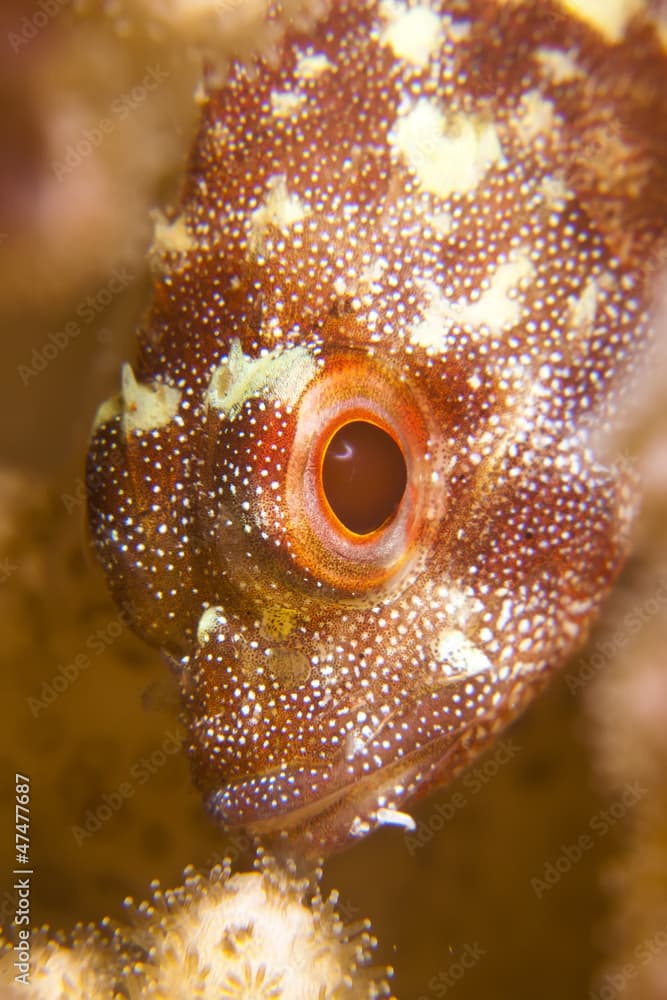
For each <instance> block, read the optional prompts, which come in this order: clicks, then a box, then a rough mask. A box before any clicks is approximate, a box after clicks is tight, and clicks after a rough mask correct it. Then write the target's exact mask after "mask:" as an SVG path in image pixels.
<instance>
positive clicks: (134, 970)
mask: <svg viewBox="0 0 667 1000" xmlns="http://www.w3.org/2000/svg"><path fill="white" fill-rule="evenodd" d="M259 868H260V870H259V871H258V872H255V873H245V874H235V875H233V874H232V873H231V865H230V863H229V862H226V863H225V864H224V865H223V866H218V867H216V868H214V869H213V870H212V871H211V872H210V873H209V874H208V875H206V876H202V875H198V874H196V873H195V872H194V870H193V869H188V870H186V872H185V882H184V885H183V886H182V887H180V888H178V889H173V890H165V891H163V890H161V889H160V887H159V884H158V883H154V885H153V886H152V896H151V900H150V902H145V903H142V904H140V905H139V906H138V907H135V906H134V905H133V903H132V901H131V900H127V901H126V906H127V908H128V910H129V923H127V924H125V925H116V926H112V925H111V923H110V922H109V921H106V922H104V923H103V925H102V928H101V929H98V928H94V927H91V926H88V927H83V926H79V927H77V928H76V929H75V930H74V931H73V932H72V934H71V935H70V936H69V938H68V939H67V940H65V939H64V938H62V937H60V938H59V939H55V940H49V939H48V937H47V934H46V931H44V930H43V931H41V932H40V933H39V934H38V935H36V936H35V937H34V938H33V941H32V945H31V950H32V955H31V960H30V965H31V975H30V984H29V985H27V986H26V985H24V984H23V983H20V982H19V983H16V984H15V985H14V986H13V987H9V988H7V987H5V989H4V992H3V994H2V995H3V997H6V998H7V1000H10V998H18V997H30V998H31V1000H61V998H62V1000H84V998H89V997H90V998H93V997H94V998H95V1000H121V998H126V997H127V998H129V1000H140V998H142V1000H192V998H197V997H198V998H201V1000H222V998H224V997H228V998H230V1000H232V998H236V1000H243V998H245V1000H279V998H284V1000H344V998H349V1000H372V998H378V997H388V996H389V985H388V977H389V976H390V975H391V970H388V969H382V968H379V967H377V968H373V967H371V966H370V964H369V962H370V958H371V953H372V951H373V949H374V947H375V944H376V942H375V940H374V939H373V938H372V937H371V936H370V934H369V924H368V922H367V921H361V922H357V923H356V924H355V925H353V926H345V925H344V923H343V921H342V919H341V918H340V916H339V914H338V913H337V910H336V903H337V894H336V893H332V894H331V895H330V896H329V897H328V899H326V900H324V899H323V898H322V897H321V895H320V894H319V891H318V890H317V888H316V887H315V888H314V887H313V883H312V881H311V880H310V879H306V878H304V879H297V878H296V877H295V876H294V874H293V873H290V872H288V871H287V870H286V869H283V868H280V867H279V866H278V865H277V864H276V863H275V862H274V861H272V860H271V859H269V858H267V857H261V858H260V861H259ZM316 880H317V877H316V879H315V881H316ZM0 951H2V952H4V954H2V955H0V975H2V977H3V979H4V980H5V981H8V982H9V981H11V978H12V977H11V975H7V973H8V971H9V967H10V966H13V964H14V961H15V951H14V949H12V947H11V945H9V943H7V942H0Z"/></svg>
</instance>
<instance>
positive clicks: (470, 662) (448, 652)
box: [434, 628, 492, 676]
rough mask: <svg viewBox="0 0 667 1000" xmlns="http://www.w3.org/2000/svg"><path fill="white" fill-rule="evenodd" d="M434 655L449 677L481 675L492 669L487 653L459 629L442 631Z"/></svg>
mask: <svg viewBox="0 0 667 1000" xmlns="http://www.w3.org/2000/svg"><path fill="white" fill-rule="evenodd" d="M434 653H435V655H436V657H437V659H438V660H439V661H440V664H441V666H442V669H443V670H444V671H445V673H446V674H447V675H448V676H451V675H454V676H455V675H457V674H468V675H473V674H481V673H483V672H484V671H486V670H491V669H492V664H491V661H490V660H489V658H488V656H487V655H486V653H485V652H484V651H483V650H481V649H480V648H479V647H478V646H476V645H475V644H474V643H473V642H471V641H470V639H469V638H468V637H467V636H466V635H465V634H464V633H463V632H460V631H459V630H458V629H454V628H444V629H442V631H441V632H440V633H439V635H438V638H437V641H436V643H435V650H434Z"/></svg>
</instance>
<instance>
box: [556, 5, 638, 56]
mask: <svg viewBox="0 0 667 1000" xmlns="http://www.w3.org/2000/svg"><path fill="white" fill-rule="evenodd" d="M558 3H559V5H560V6H561V7H562V8H563V9H564V10H566V11H567V12H568V14H571V15H572V16H573V17H576V18H577V19H578V20H580V21H584V22H585V23H586V24H587V25H589V27H591V28H593V29H594V30H595V31H597V32H598V33H599V34H600V35H602V37H603V38H604V40H605V41H606V42H609V43H610V44H611V45H616V44H617V43H618V42H622V41H623V38H624V37H625V29H626V28H627V26H628V24H629V23H630V21H631V20H632V18H633V17H634V16H635V14H637V13H638V12H639V11H640V10H641V9H642V7H643V6H644V0H558Z"/></svg>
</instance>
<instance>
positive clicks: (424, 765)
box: [207, 672, 545, 857]
mask: <svg viewBox="0 0 667 1000" xmlns="http://www.w3.org/2000/svg"><path fill="white" fill-rule="evenodd" d="M496 680H497V678H496ZM544 682H545V677H544V676H542V675H540V673H539V672H537V673H535V674H532V675H527V676H525V677H524V678H523V683H522V684H521V685H517V682H516V678H514V680H513V681H510V680H507V681H500V682H499V683H498V685H497V686H498V687H500V688H501V689H502V694H503V695H504V697H503V703H502V713H501V714H502V719H500V720H499V717H498V704H497V703H494V704H489V705H488V707H486V709H485V710H484V711H480V707H481V706H480V705H479V703H478V702H475V700H474V698H471V699H470V701H469V704H470V706H471V707H470V710H469V712H468V713H467V714H465V715H463V714H462V716H461V717H455V718H451V721H450V724H449V726H448V727H447V728H444V727H443V722H442V714H441V713H442V709H443V706H445V707H446V706H447V705H448V703H450V702H451V699H452V694H453V691H454V690H455V688H456V683H455V684H451V683H449V684H445V685H439V686H437V687H434V688H433V689H432V690H431V691H430V693H429V694H428V695H426V696H422V697H420V698H417V699H416V700H415V701H414V702H413V703H412V705H411V706H410V708H409V709H404V710H403V711H402V712H400V713H399V714H397V715H395V716H390V717H388V718H387V719H385V720H384V722H383V724H382V725H381V726H380V727H379V728H378V729H377V730H376V731H375V732H374V733H373V734H372V737H371V738H370V740H369V741H368V743H367V744H366V745H365V746H364V747H362V748H361V750H360V752H358V753H354V754H349V753H348V754H347V755H346V754H345V753H344V752H342V751H341V753H340V754H339V755H338V756H337V757H336V758H335V759H334V760H333V761H332V762H331V763H326V764H322V763H320V762H317V763H311V762H308V761H305V762H304V761H303V760H302V759H299V760H295V759H292V760H289V761H286V762H285V763H284V764H283V765H281V766H278V767H276V768H274V769H272V770H267V771H265V772H262V773H258V774H255V775H253V776H251V777H248V778H241V779H239V780H238V781H233V782H230V783H228V784H225V785H224V786H223V787H221V788H218V789H217V790H213V791H209V795H208V796H207V807H208V809H209V811H210V812H211V813H212V815H213V817H214V818H215V819H216V820H217V821H218V822H219V823H220V824H221V825H222V826H224V827H226V828H229V829H233V828H239V827H242V828H244V829H245V830H247V831H248V833H250V834H252V835H256V836H257V837H258V838H260V839H262V840H265V839H266V840H268V841H269V844H268V846H269V847H271V846H272V845H273V844H275V843H276V842H278V843H280V844H281V850H282V849H284V848H285V845H287V848H286V849H287V851H288V853H289V852H293V853H294V855H295V856H297V855H302V856H306V855H308V856H310V857H319V856H321V855H324V854H329V853H332V852H335V851H337V850H341V849H342V848H344V847H346V846H347V845H349V844H350V843H351V842H354V841H355V840H356V839H358V838H360V837H363V836H365V835H367V834H369V833H371V832H373V830H375V829H377V828H378V827H380V826H384V825H395V826H399V827H403V828H404V829H405V830H410V829H414V822H413V821H412V819H411V817H410V816H409V815H407V814H406V813H405V812H403V808H404V807H405V805H406V804H408V803H410V804H411V803H413V802H416V801H417V800H418V799H420V798H422V797H423V796H424V795H426V794H428V793H429V792H430V791H432V790H434V789H435V788H436V787H439V786H442V785H444V784H446V783H447V782H449V781H451V780H452V779H453V778H455V777H456V776H457V775H458V774H459V773H460V772H461V771H462V770H464V768H465V767H466V766H467V765H468V764H469V763H470V762H471V760H472V759H473V758H474V757H476V756H477V755H478V754H479V753H481V751H482V750H484V749H485V748H486V747H487V746H488V745H489V744H490V742H491V741H492V739H493V738H495V736H496V735H497V734H498V732H499V730H500V729H501V728H504V726H505V725H507V724H508V723H510V722H511V721H512V720H513V719H514V718H516V717H517V715H519V714H520V712H521V711H522V709H523V708H524V707H525V705H526V704H527V703H528V702H529V701H530V700H532V698H533V697H534V695H535V694H536V693H537V691H539V690H540V689H541V688H542V687H543V686H544ZM475 683H477V684H479V685H480V687H481V686H482V685H484V684H488V683H489V680H488V678H485V679H481V678H480V679H478V680H477V681H475V680H474V679H473V678H470V677H468V678H467V680H466V681H465V684H466V687H467V689H468V690H469V688H470V686H471V684H475ZM434 706H437V708H438V709H439V711H438V710H435V711H434ZM428 708H430V709H431V710H432V715H431V719H430V723H429V725H428V726H425V725H424V723H425V716H426V712H427V709H428ZM390 719H391V720H392V721H393V723H394V724H395V727H396V726H397V725H400V726H401V729H402V732H403V734H404V736H405V739H404V741H403V743H402V746H401V750H402V753H401V755H400V756H398V755H395V756H394V757H393V759H386V758H387V756H388V752H387V750H386V749H385V750H383V749H382V747H383V743H384V744H385V746H386V737H387V725H388V723H389V721H390ZM420 726H421V728H420ZM382 753H384V758H385V759H386V762H385V761H384V760H383V759H381V754H382ZM378 754H379V755H380V756H378ZM376 760H377V761H379V763H376V764H375V766H374V767H373V766H372V765H371V766H369V764H371V762H372V763H375V761H376Z"/></svg>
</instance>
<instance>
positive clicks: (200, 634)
mask: <svg viewBox="0 0 667 1000" xmlns="http://www.w3.org/2000/svg"><path fill="white" fill-rule="evenodd" d="M225 622H226V619H225V609H224V608H221V607H217V606H216V605H213V606H212V607H210V608H206V610H205V611H204V612H203V613H202V616H201V618H200V619H199V624H198V625H197V642H198V643H199V645H200V646H203V645H204V644H205V643H207V642H208V640H209V638H210V636H211V633H212V632H215V631H217V630H218V629H219V627H220V625H222V624H224V623H225Z"/></svg>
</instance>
